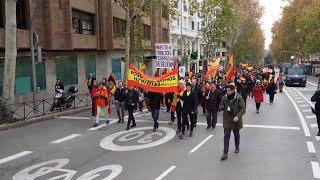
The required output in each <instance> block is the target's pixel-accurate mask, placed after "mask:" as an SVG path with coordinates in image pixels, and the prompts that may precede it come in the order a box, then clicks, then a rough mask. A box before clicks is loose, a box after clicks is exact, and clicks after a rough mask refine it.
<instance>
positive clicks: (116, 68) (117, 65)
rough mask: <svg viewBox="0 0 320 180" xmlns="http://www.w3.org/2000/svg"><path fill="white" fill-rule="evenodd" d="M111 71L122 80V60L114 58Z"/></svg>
mask: <svg viewBox="0 0 320 180" xmlns="http://www.w3.org/2000/svg"><path fill="white" fill-rule="evenodd" d="M111 69H112V74H114V75H115V76H116V79H118V80H121V79H122V73H121V58H112V60H111Z"/></svg>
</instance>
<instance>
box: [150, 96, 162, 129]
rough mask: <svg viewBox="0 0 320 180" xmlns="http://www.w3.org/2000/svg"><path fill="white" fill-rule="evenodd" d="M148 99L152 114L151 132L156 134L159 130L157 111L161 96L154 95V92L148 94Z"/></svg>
mask: <svg viewBox="0 0 320 180" xmlns="http://www.w3.org/2000/svg"><path fill="white" fill-rule="evenodd" d="M148 97H149V99H150V103H149V106H150V109H151V114H152V119H153V122H154V124H153V132H156V131H157V129H158V128H159V123H158V119H159V110H160V104H161V102H162V100H163V94H160V93H156V92H149V93H148Z"/></svg>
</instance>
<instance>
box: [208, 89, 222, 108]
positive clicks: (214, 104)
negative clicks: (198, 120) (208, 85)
mask: <svg viewBox="0 0 320 180" xmlns="http://www.w3.org/2000/svg"><path fill="white" fill-rule="evenodd" d="M204 98H205V102H206V108H207V110H208V111H218V110H219V104H220V102H221V99H222V94H221V92H220V90H218V89H216V90H215V91H214V92H212V91H208V92H206V93H205V96H204Z"/></svg>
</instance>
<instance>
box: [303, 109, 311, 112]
mask: <svg viewBox="0 0 320 180" xmlns="http://www.w3.org/2000/svg"><path fill="white" fill-rule="evenodd" d="M302 112H311V109H304V110H302Z"/></svg>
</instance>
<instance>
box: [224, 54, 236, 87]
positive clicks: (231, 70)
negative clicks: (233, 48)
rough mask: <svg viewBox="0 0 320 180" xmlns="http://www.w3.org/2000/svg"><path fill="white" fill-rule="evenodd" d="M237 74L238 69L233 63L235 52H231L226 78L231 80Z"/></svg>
mask: <svg viewBox="0 0 320 180" xmlns="http://www.w3.org/2000/svg"><path fill="white" fill-rule="evenodd" d="M236 74H237V71H236V70H235V69H234V64H233V53H230V54H229V56H228V65H227V71H226V75H227V77H226V80H227V81H230V80H231V79H232V78H233V77H235V76H236Z"/></svg>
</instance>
